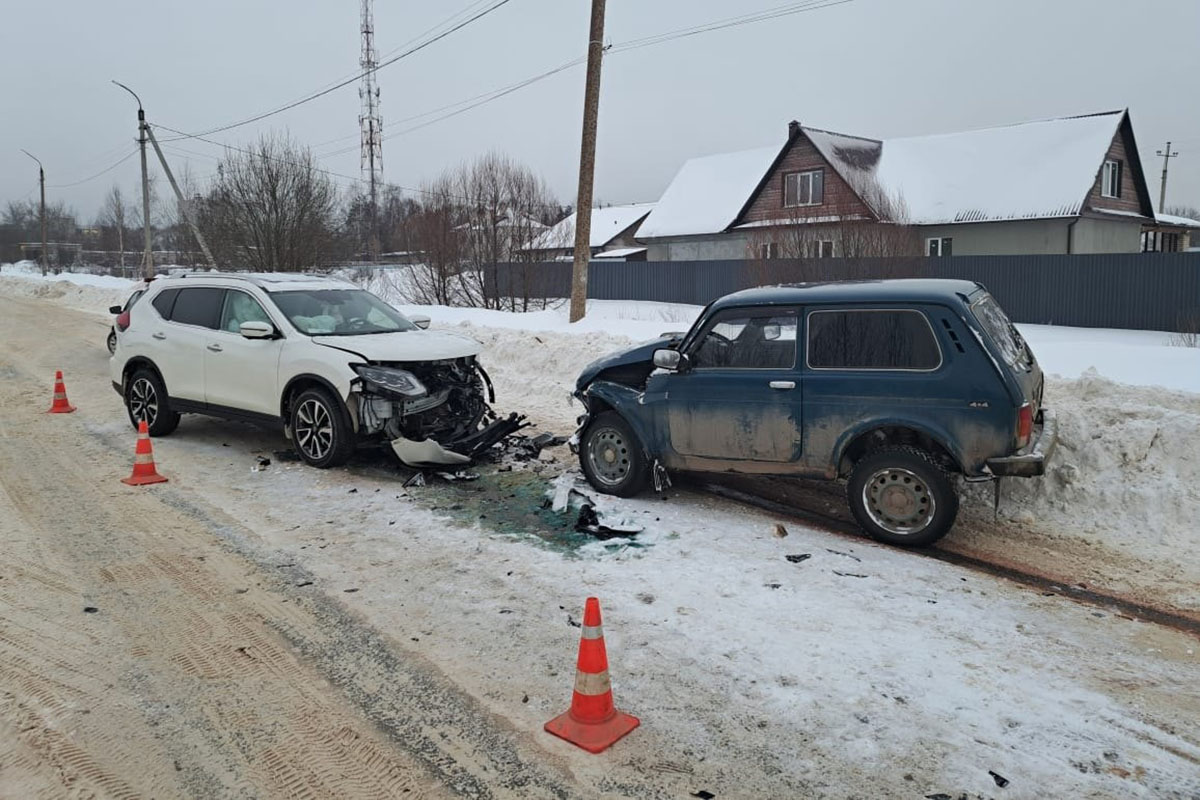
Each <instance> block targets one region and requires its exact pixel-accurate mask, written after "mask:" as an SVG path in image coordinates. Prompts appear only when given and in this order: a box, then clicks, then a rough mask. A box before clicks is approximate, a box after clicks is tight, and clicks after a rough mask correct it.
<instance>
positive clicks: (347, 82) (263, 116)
mask: <svg viewBox="0 0 1200 800" xmlns="http://www.w3.org/2000/svg"><path fill="white" fill-rule="evenodd" d="M510 2H512V0H497V1H496V2H494V3H492V5H490V6H488V7H487V8H485V9H483V10H482V11H480V12H478V13H476V14H474V15H473V16H471V17H468V18H467V19H465V20H463V21H462V22H459V23H458V24H456V25H454V26H452V27H450V28H449V29H447V30H445V31H442V32H441V33H439V34H437V35H436V36H434V37H432V38H430V39H427V40H425V41H424V42H422V43H421V44H418V45H416V46H415V47H412V48H409V49H408V50H405V51H404V52H402V53H400V54H399V55H396V56H392V57H391V58H388V59H384V60H383V61H380V62H379V65H378V66H376V67H374V68H371V69H367V70H362V71H360V72H358V73H356V74H355V75H354V76H353V77H352V78H349V79H347V80H344V81H340V82H338V83H335V84H333V85H331V86H328V87H327V88H325V89H322V90H320V91H318V92H314V93H313V94H310V95H308V96H306V97H303V98H301V99H299V100H295V101H293V102H291V103H287V104H286V105H282V106H280V107H279V108H276V109H274V110H273V111H266V112H263V113H262V114H256V115H255V116H253V117H248V118H246V119H244V120H241V121H240V122H231V123H230V124H228V125H221V126H219V127H216V128H210V129H209V130H206V131H203V132H201V133H199V134H195V133H184V132H182V131H179V132H178V133H179V136H180V138H185V139H190V138H198V137H200V136H211V135H212V134H214V133H221V132H223V131H228V130H232V129H234V128H240V127H242V126H243V125H249V124H251V123H252V122H258V121H259V120H264V119H266V118H267V117H273V116H275V115H276V114H282V113H283V112H284V111H288V110H290V109H293V108H295V107H296V106H300V105H304V104H305V103H309V102H312V101H313V100H316V99H317V98H319V97H324V96H325V95H327V94H329V93H330V92H333V91H336V90H338V89H340V88H342V87H343V86H349V85H350V84H352V83H355V82H357V81H358V80H359V79H361V78H362V77H363V76H365V75H369V74H374V73H375V72H378V71H379V70H381V69H383V68H384V67H387V66H390V65H392V64H395V63H396V62H397V61H400V60H402V59H405V58H408V57H409V56H411V55H413V54H414V53H419V52H420V51H422V50H424V49H425V48H426V47H429V46H430V45H432V44H434V43H436V42H439V41H441V40H442V39H445V38H446V37H447V36H449V35H450V34H452V33H454V32H455V31H459V30H462V29H463V28H465V27H466V26H468V25H470V24H471V23H472V22H475V21H476V20H478V19H482V18H483V17H486V16H487V15H488V14H490V13H492V12H493V11H495V10H496V9H498V8H500V7H501V6H504V5H507V4H508V3H510ZM159 127H162V128H163V129H164V130H168V129H167V128H166V126H159ZM168 141H175V140H174V139H171V140H168Z"/></svg>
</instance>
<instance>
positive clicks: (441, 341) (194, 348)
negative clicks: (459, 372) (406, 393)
mask: <svg viewBox="0 0 1200 800" xmlns="http://www.w3.org/2000/svg"><path fill="white" fill-rule="evenodd" d="M196 288H203V289H221V290H226V294H225V295H223V297H225V298H227V299H226V300H223V301H221V302H223V303H227V302H229V298H232V295H231V294H229V293H233V292H242V293H245V294H246V295H249V296H250V297H251V298H253V299H254V300H255V302H257V304H258V305H259V307H260V308H261V310H262V311H264V312H265V313H266V315H267V316H268V317H269V319H270V324H271V325H272V326H273V327H274V332H273V333H272V334H271V335H265V334H263V335H262V338H259V337H254V338H251V337H250V336H248V335H243V332H241V331H235V330H223V329H220V328H219V327H209V326H201V325H195V324H186V323H183V322H179V321H175V320H171V319H164V318H163V315H162V314H161V313H160V312H159V309H158V307H157V305H156V303H155V299H156V298H157V297H159V296H160V295H162V294H163V293H165V292H167V291H168V290H171V289H180V290H184V289H196ZM304 290H317V291H328V290H346V291H355V292H357V291H361V289H360V288H359V287H358V286H355V285H354V284H351V283H348V282H345V281H340V280H335V279H330V278H318V277H312V276H305V275H289V274H258V275H254V274H236V273H232V274H231V273H191V274H187V275H185V276H182V277H170V278H163V279H159V280H156V281H154V282H153V283H152V284H151V285H150V287H149V289H148V290H147V292H146V296H145V297H143V298H142V300H141V302H138V303H137V304H136V305H134V307H133V308H132V309H131V310H130V323H129V327H128V329H127V330H126V331H124V332H123V333H122V334H121V336H120V337H119V340H118V343H117V349H116V352H115V353H114V354H113V356H112V358H111V360H110V374H111V378H112V383H113V387H114V388H115V389H116V390H117V391H118V392H120V393H121V395H122V397H125V398H126V401H127V405H128V403H129V395H128V393H127V389H128V388H129V386H128V384H129V381H130V379H131V376H132V375H134V374H135V373H136V371H137V370H138V369H140V368H146V369H152V370H153V371H154V372H156V373H157V374H158V375H159V376H161V382H162V384H163V385H164V386H165V390H166V394H167V398H166V399H167V400H168V402H169V404H170V408H171V409H172V411H173V412H184V413H188V412H193V413H205V414H210V415H213V416H220V417H229V418H245V419H250V420H254V421H260V422H268V423H274V424H280V423H282V424H283V426H284V428H285V431H287V432H288V435H289V436H291V432H290V430H289V428H288V426H289V418H288V417H289V409H288V402H289V397H290V396H294V394H295V392H296V391H297V387H299V386H302V385H303V386H322V387H324V388H325V389H326V390H328V391H329V392H331V393H333V394H335V395H336V396H337V398H339V399H340V400H341V401H342V403H344V404H345V408H346V410H347V412H348V413H349V416H350V418H351V420H352V424H353V426H354V430H355V432H356V433H379V432H380V431H379V430H377V429H376V430H372V429H370V428H371V425H375V427H376V428H378V427H379V424H381V423H380V420H377V419H374V417H373V416H372V414H371V409H372V408H373V409H374V410H375V411H378V412H380V413H381V414H383V417H382V420H383V421H386V420H387V419H388V415H390V414H393V413H399V404H397V408H396V409H389V408H386V407H384V406H381V405H379V400H378V399H377V400H376V401H375V403H376V404H375V405H374V406H373V407H368V408H367V409H366V412H365V413H367V415H368V416H372V419H371V420H369V422H370V423H371V424H365V423H364V420H363V415H364V401H363V395H364V381H363V379H362V378H360V376H359V374H358V373H357V372H356V371H355V369H354V368H353V367H352V366H351V365H359V366H360V367H362V366H365V365H381V366H382V368H385V369H387V368H393V367H395V366H396V365H409V364H418V365H420V364H428V363H429V362H443V363H448V364H453V363H460V364H462V365H469V368H470V369H471V370H472V374H474V372H473V371H474V370H477V369H479V368H478V365H477V364H476V362H475V361H474V357H475V356H476V355H478V353H479V351H480V349H481V345H480V344H479V343H478V342H476V341H474V340H473V339H470V338H468V337H465V336H461V335H458V334H454V333H446V332H440V331H429V330H423V329H420V328H423V327H424V326H426V325H428V319H427V318H424V319H422V318H418V319H416V320H409V322H412V323H413V324H415V325H416V326H417V328H418V329H411V330H403V331H396V332H377V333H371V334H367V335H345V334H343V335H309V334H306V333H304V332H303V331H302V330H300V328H298V327H297V325H295V324H293V323H292V321H291V320H289V319H288V317H287V316H286V315H285V314H284V313H283V311H282V310H281V309H280V307H279V306H278V305H277V304H276V303H275V301H274V300H273V299H272V295H274V294H277V293H279V292H289V291H304ZM184 296H185V295H184V294H180V295H178V297H181V298H182V297H184ZM186 296H189V297H198V296H199V295H197V294H195V293H193V294H190V295H186ZM208 296H209V297H214V296H215V295H208ZM239 302H244V298H239ZM380 302H382V301H380ZM163 305H164V306H166V305H167V303H166V302H165V299H164V302H163ZM224 308H225V309H226V311H222V312H219V318H221V319H224V317H223V316H220V315H223V314H225V313H226V312H227V311H228V307H227V306H224ZM176 311H177V312H178V309H176ZM393 311H394V310H393ZM394 313H397V314H398V313H399V312H394ZM405 319H406V320H407V318H405ZM236 322H237V319H236V316H235V317H233V319H232V323H236ZM404 374H409V373H404ZM479 375H480V377H481V380H480V386H483V385H484V383H485V382H486V375H484V374H483V373H482V370H479ZM298 382H299V383H298ZM418 385H420V384H418ZM403 402H405V401H404V400H403V399H402V400H401V401H400V404H402V403H403ZM385 405H386V401H385ZM130 414H131V420H132V419H133V410H132V408H131V409H130ZM393 432H394V429H393ZM389 438H390V437H389Z"/></svg>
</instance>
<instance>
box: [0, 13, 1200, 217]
mask: <svg viewBox="0 0 1200 800" xmlns="http://www.w3.org/2000/svg"><path fill="white" fill-rule="evenodd" d="M783 3H784V0H741V1H740V2H730V0H609V2H608V24H607V33H606V39H607V40H608V41H609V42H611V43H614V44H620V43H622V42H627V41H630V40H633V39H638V38H642V37H645V36H648V35H652V34H656V33H660V32H665V31H673V30H677V29H680V28H685V27H689V26H692V25H697V24H700V23H705V22H709V21H713V20H719V19H726V18H729V17H733V16H736V15H741V14H746V13H749V12H753V11H758V10H762V9H768V8H774V7H778V6H780V5H782V4H783ZM474 5H476V4H475V3H473V2H472V0H440V1H439V2H428V1H426V2H416V0H377V2H376V7H375V27H376V41H377V45H378V50H379V52H380V53H381V54H386V53H388V52H389V51H392V50H395V49H397V48H399V47H400V45H402V44H404V43H406V42H408V41H410V40H411V39H413V37H415V36H417V35H418V34H420V33H422V32H423V31H425V30H427V29H429V28H431V27H433V26H435V25H437V24H439V23H441V22H442V21H443V20H445V19H446V18H448V17H450V16H451V15H453V14H456V13H458V12H459V11H461V10H463V9H464V8H467V7H468V6H474ZM485 5H486V3H484V4H479V7H481V8H482V7H484V6H485ZM588 13H589V2H588V0H510V2H509V3H508V4H507V5H505V6H503V7H502V8H500V9H498V10H497V11H495V12H493V13H492V14H490V15H488V16H487V17H485V18H483V19H481V20H479V21H478V22H476V23H474V24H472V25H470V26H468V27H467V28H465V29H463V30H462V31H460V32H458V33H455V34H452V35H451V36H450V37H448V38H446V39H444V40H442V41H440V42H438V43H436V44H434V45H432V46H430V47H429V48H428V49H426V50H424V51H422V52H420V53H418V54H416V55H414V56H412V57H410V58H407V59H404V60H402V61H400V62H398V63H396V64H394V65H392V66H389V67H387V68H385V69H383V70H381V71H380V72H379V84H380V87H381V89H382V114H383V122H384V132H385V134H387V135H393V134H395V133H397V132H399V131H403V130H404V129H405V128H407V127H410V126H411V125H412V124H413V123H412V122H403V121H402V120H404V119H406V118H410V117H414V116H415V115H418V114H421V113H423V112H427V111H430V110H432V109H436V108H439V107H441V106H445V105H448V104H450V103H456V102H458V101H460V100H464V99H466V98H470V97H473V96H475V95H479V94H482V93H484V92H488V91H491V90H493V89H497V88H500V87H503V86H506V85H508V84H512V83H515V82H517V81H520V80H522V79H525V78H528V77H531V76H533V75H537V74H540V73H542V72H544V71H546V70H549V69H551V68H553V67H556V66H558V65H560V64H562V63H564V62H567V61H570V60H571V59H573V58H576V57H578V56H580V55H582V54H583V53H584V50H585V46H586V39H587V25H588ZM0 23H2V24H0V30H3V31H4V42H3V44H2V45H0V75H3V76H4V78H3V80H2V82H0V109H2V111H0V202H3V201H6V200H12V199H22V198H26V197H34V198H36V196H37V195H36V180H37V171H36V165H35V164H33V162H31V161H30V160H29V159H27V158H26V157H25V156H24V155H22V154H21V153H20V148H25V149H27V150H29V151H31V152H32V153H34V154H35V155H37V156H38V157H39V158H40V159H41V160H42V162H43V163H44V164H45V167H46V172H47V184H48V185H49V186H51V187H58V186H60V185H62V184H68V183H74V182H77V181H81V180H83V179H86V178H89V177H90V176H92V175H94V174H95V173H97V172H100V171H101V170H104V169H105V168H107V167H109V166H111V165H112V164H114V163H115V162H116V161H117V160H118V159H120V158H121V157H123V156H124V155H126V154H127V153H131V152H132V151H133V150H134V144H133V139H134V137H135V136H136V105H135V104H134V102H133V100H132V98H130V97H129V96H128V95H126V94H125V93H124V92H122V91H121V90H119V89H117V88H116V87H114V86H113V85H112V84H110V83H109V80H110V79H113V78H115V79H117V80H120V81H123V82H125V83H128V84H129V85H130V86H132V87H133V88H134V89H135V90H136V91H137V92H138V93H139V94H140V95H141V97H142V100H143V102H144V103H145V105H146V110H147V116H148V119H149V120H150V121H151V122H152V123H153V122H157V123H161V124H163V125H168V126H170V127H172V128H178V129H180V130H184V131H190V132H194V131H202V130H205V129H208V128H212V127H215V126H217V125H220V124H224V123H229V122H234V121H237V120H240V119H243V118H245V117H247V116H252V115H254V114H256V113H259V112H262V111H266V110H270V109H272V108H275V107H277V106H279V105H281V104H283V103H286V102H288V101H290V100H294V99H297V98H299V97H302V96H304V95H306V94H308V93H310V92H312V91H313V90H316V89H319V88H322V87H324V86H326V85H327V84H329V83H331V82H333V81H334V80H336V79H338V78H342V77H348V76H350V75H353V73H354V71H355V70H356V69H357V64H358V58H359V44H360V39H359V30H358V29H359V4H358V2H355V0H339V2H333V0H324V1H323V2H319V3H318V2H312V1H311V0H202V1H197V0H192V1H191V2H180V1H179V0H155V2H146V0H103V2H96V1H95V0H86V1H85V0H54V1H53V2H51V1H49V0H47V1H45V2H42V1H41V0H0ZM1197 76H1200V0H990V1H989V0H850V2H847V3H845V4H843V5H839V6H836V7H830V8H824V9H819V10H814V11H810V12H806V13H800V14H796V15H793V16H788V17H783V18H780V19H776V20H772V21H769V22H765V23H758V24H751V25H743V26H740V27H735V28H730V29H726V30H721V31H717V32H713V33H707V34H704V35H700V36H695V37H691V38H686V39H679V40H676V41H671V42H667V43H665V44H661V45H658V46H654V47H646V48H643V49H639V50H634V51H631V52H627V53H617V54H613V55H612V56H610V57H608V58H606V60H605V65H604V77H603V88H602V94H601V102H600V134H599V149H598V156H597V172H596V199H597V201H602V202H605V203H619V202H627V201H644V200H654V199H657V198H658V196H659V195H660V193H661V192H662V190H663V188H664V187H665V186H666V184H667V183H668V182H669V181H670V179H671V177H672V176H673V175H674V173H675V171H676V170H677V169H678V168H679V166H680V164H682V163H683V161H685V160H686V159H687V158H689V157H692V156H696V155H702V154H707V153H713V152H721V151H725V150H738V149H746V148H751V147H758V146H762V145H768V144H778V143H781V142H782V140H783V137H784V136H785V133H786V126H787V122H788V121H789V120H791V119H799V120H801V121H802V122H804V123H805V124H808V125H812V126H815V127H820V128H827V129H832V130H839V131H844V132H847V133H854V134H860V135H866V136H876V137H886V136H898V135H913V134H922V133H934V132H941V131H953V130H962V129H965V128H974V127H985V126H989V125H996V124H1004V123H1010V122H1017V121H1022V120H1028V119H1037V118H1043V117H1051V116H1062V115H1070V114H1080V113H1088V112H1094V111H1103V110H1108V109H1115V108H1123V107H1129V108H1130V110H1131V112H1132V115H1133V124H1134V131H1135V134H1136V136H1137V139H1138V145H1139V147H1140V150H1141V155H1142V162H1143V165H1144V166H1145V168H1146V172H1147V179H1148V183H1149V186H1150V191H1151V193H1152V195H1153V197H1154V198H1155V200H1156V201H1157V197H1158V189H1159V176H1160V172H1161V169H1162V160H1161V159H1159V158H1156V157H1155V150H1157V149H1161V148H1162V147H1163V145H1164V143H1165V141H1166V140H1167V139H1168V138H1169V139H1171V140H1172V141H1173V142H1174V147H1175V149H1177V150H1178V151H1179V153H1180V156H1179V158H1177V159H1173V160H1172V163H1171V175H1170V181H1169V186H1168V196H1167V202H1168V204H1174V203H1184V204H1190V205H1193V206H1200V80H1198V78H1197ZM583 82H584V70H583V68H582V67H581V66H578V67H574V68H572V69H569V70H567V71H564V72H562V73H560V74H557V75H555V76H553V77H551V78H549V79H546V80H543V81H541V82H539V83H536V84H534V85H532V86H530V87H528V88H526V89H523V90H521V91H519V92H515V93H513V94H511V95H509V96H506V97H504V98H501V99H499V100H497V101H495V102H493V103H490V104H487V105H484V106H481V107H480V108H477V109H474V110H472V111H468V112H467V113H464V114H461V115H459V116H456V117H453V118H451V119H447V120H445V121H442V122H438V123H437V124H434V125H430V126H428V127H425V128H423V129H421V130H417V131H413V132H411V133H407V134H402V135H398V136H394V137H393V138H391V139H388V140H387V141H386V142H385V143H384V173H385V177H386V179H387V180H388V181H390V182H393V183H397V184H400V185H401V186H408V187H415V186H420V185H421V183H422V181H424V180H427V179H429V178H432V177H433V176H435V175H436V174H437V173H438V172H439V171H440V170H442V169H443V168H445V167H447V166H451V165H454V164H456V163H458V162H460V161H462V160H464V159H468V158H471V157H473V156H476V155H478V154H480V153H483V152H485V151H488V150H497V151H501V152H504V153H508V154H510V155H512V156H514V157H515V158H517V159H519V160H521V161H523V162H525V163H527V164H528V165H529V166H530V167H532V168H533V169H534V170H536V171H537V172H539V173H540V174H541V175H543V176H544V177H545V178H546V180H547V181H548V182H549V184H550V186H551V188H552V189H553V190H554V191H555V192H556V193H557V194H558V195H559V196H560V197H561V198H562V199H563V200H564V201H567V202H573V200H574V193H575V182H576V171H577V168H578V167H577V164H578V157H579V156H578V148H579V144H578V143H579V129H580V120H581V114H582V104H583V101H582V96H583ZM358 111H359V99H358V93H357V91H356V89H355V86H353V85H351V86H348V87H345V88H343V89H339V90H337V91H335V92H333V93H331V94H329V95H327V96H325V97H322V98H320V99H318V100H316V101H313V102H311V103H308V104H306V105H304V106H301V107H299V108H296V109H294V110H291V111H288V112H285V113H283V114H279V115H277V116H274V117H271V118H270V119H267V120H263V121H262V122H259V123H256V124H253V125H248V126H245V127H241V128H237V129H235V130H231V131H227V132H225V133H221V134H217V135H215V136H214V138H216V139H219V140H221V141H225V142H229V143H232V144H245V143H247V142H249V141H251V140H253V139H254V138H255V137H257V136H258V135H260V134H261V133H264V132H267V131H282V130H287V131H288V132H290V134H291V135H292V136H293V137H294V138H295V139H297V140H299V141H301V142H304V143H307V144H310V145H312V146H313V147H314V150H315V152H316V153H317V154H318V155H320V154H323V153H327V152H331V151H336V150H339V149H343V148H346V147H348V146H349V147H353V145H355V142H356V137H357V131H358V121H357V117H358ZM423 119H424V118H423ZM318 145H319V146H318ZM169 149H170V154H169V157H170V158H171V160H172V161H173V162H174V163H178V164H179V165H180V167H181V168H182V166H183V163H184V162H185V161H187V162H189V163H190V166H191V169H192V170H193V172H194V173H195V174H196V175H197V176H198V177H203V176H205V175H208V174H210V173H211V172H212V171H213V169H214V165H215V158H216V157H217V156H219V155H220V152H221V150H220V148H219V147H214V146H212V145H209V144H206V143H203V142H198V141H194V140H189V141H181V142H176V143H173V144H172V145H170V148H169ZM183 150H187V151H190V153H194V154H198V155H191V154H188V153H184V152H183ZM322 163H323V164H324V165H325V166H326V168H328V169H330V170H333V171H336V172H338V173H342V174H344V175H347V176H351V177H357V176H358V175H359V174H360V173H359V159H358V154H357V151H352V152H347V153H343V154H340V155H333V156H330V157H328V158H324V159H323V160H322ZM1014 166H1015V167H1016V168H1019V165H1014ZM138 170H139V167H138V159H137V157H136V156H135V157H132V158H129V159H128V160H126V161H125V162H123V163H121V164H120V165H119V166H117V167H115V168H114V169H112V170H111V171H109V172H107V173H106V174H104V175H101V176H100V177H98V178H95V179H93V180H90V181H86V182H83V183H80V184H79V185H75V186H71V187H66V188H48V190H47V194H48V197H49V199H52V200H53V199H62V200H65V201H66V202H67V203H68V204H69V205H71V206H72V207H74V208H75V210H76V211H77V212H78V213H79V215H80V218H81V221H83V220H90V219H91V218H93V217H94V215H95V213H96V212H97V210H98V208H99V205H100V203H101V200H102V197H103V195H104V194H105V193H106V192H107V191H108V189H109V188H110V187H111V186H112V185H113V183H114V182H115V183H119V184H120V185H121V186H122V187H123V188H125V189H126V190H128V191H129V192H130V193H131V194H132V193H133V191H134V190H135V187H136V185H137V182H138V180H139V171H138ZM1008 177H1010V178H1011V179H1015V180H1019V177H1020V176H1019V174H1014V175H1012V176H1008ZM339 180H340V179H339ZM341 182H342V183H344V184H347V185H348V184H349V183H350V182H349V181H345V180H342V181H341ZM162 188H163V190H165V189H166V187H165V186H164V187H162Z"/></svg>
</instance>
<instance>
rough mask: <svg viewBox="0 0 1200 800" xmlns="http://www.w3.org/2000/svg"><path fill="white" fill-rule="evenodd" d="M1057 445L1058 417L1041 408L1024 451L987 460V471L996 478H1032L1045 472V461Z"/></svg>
mask: <svg viewBox="0 0 1200 800" xmlns="http://www.w3.org/2000/svg"><path fill="white" fill-rule="evenodd" d="M1057 446H1058V418H1057V417H1056V416H1055V415H1054V412H1053V411H1050V410H1049V409H1045V408H1043V409H1042V410H1041V411H1039V412H1038V418H1037V420H1036V421H1035V423H1034V427H1033V441H1032V442H1031V443H1030V444H1029V445H1028V446H1027V447H1026V448H1025V451H1024V452H1021V453H1017V454H1015V455H1011V456H1000V457H997V458H989V459H988V460H987V468H988V471H989V472H991V473H992V475H994V476H996V477H997V478H1005V477H1010V476H1011V477H1018V478H1034V477H1037V476H1038V475H1044V474H1046V462H1047V461H1049V460H1050V456H1051V455H1053V454H1054V448H1055V447H1057Z"/></svg>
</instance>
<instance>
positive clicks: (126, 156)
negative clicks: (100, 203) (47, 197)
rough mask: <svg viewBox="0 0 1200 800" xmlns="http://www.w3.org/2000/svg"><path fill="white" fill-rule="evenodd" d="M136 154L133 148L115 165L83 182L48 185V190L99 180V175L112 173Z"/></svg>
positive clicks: (135, 149) (67, 187)
mask: <svg viewBox="0 0 1200 800" xmlns="http://www.w3.org/2000/svg"><path fill="white" fill-rule="evenodd" d="M137 152H138V151H137V148H136V147H135V148H134V149H132V150H130V151H129V152H128V153H126V154H125V155H123V156H121V158H120V160H118V161H117V162H116V163H114V164H110V165H109V166H107V167H105V168H104V169H102V170H100V171H99V172H97V173H96V174H95V175H92V176H90V177H87V178H84V179H83V180H80V181H75V182H74V183H55V184H51V185H50V188H51V189H69V188H71V187H72V186H79V185H80V184H84V183H88V182H89V181H94V180H96V178H99V177H100V176H101V175H105V174H107V173H109V172H112V171H113V170H114V169H116V168H117V167H119V166H121V165H122V164H124V163H125V162H126V161H128V160H129V159H131V158H133V157H134V156H135V155H137Z"/></svg>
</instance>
